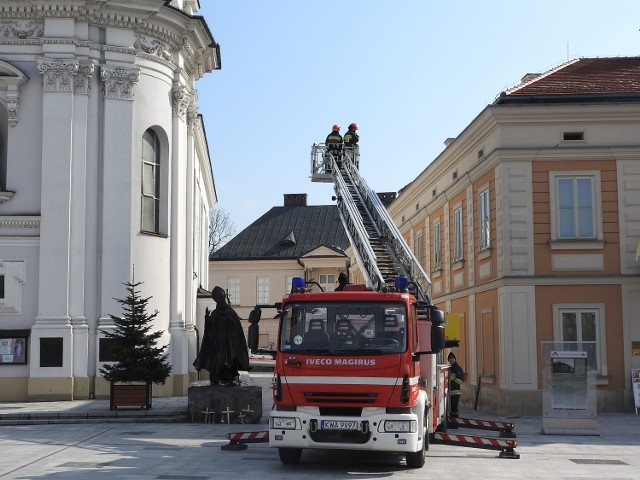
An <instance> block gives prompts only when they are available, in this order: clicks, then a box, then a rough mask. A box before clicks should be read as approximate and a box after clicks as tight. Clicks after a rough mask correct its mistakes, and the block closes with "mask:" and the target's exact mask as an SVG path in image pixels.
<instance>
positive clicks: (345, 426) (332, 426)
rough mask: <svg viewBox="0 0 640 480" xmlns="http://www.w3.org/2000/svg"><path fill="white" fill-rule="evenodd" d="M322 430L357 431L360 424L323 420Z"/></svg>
mask: <svg viewBox="0 0 640 480" xmlns="http://www.w3.org/2000/svg"><path fill="white" fill-rule="evenodd" d="M320 428H321V429H322V430H357V429H358V422H353V421H345V420H322V422H321V423H320Z"/></svg>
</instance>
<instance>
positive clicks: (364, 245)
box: [311, 143, 431, 303]
mask: <svg viewBox="0 0 640 480" xmlns="http://www.w3.org/2000/svg"><path fill="white" fill-rule="evenodd" d="M359 163H360V154H359V152H358V149H357V147H345V148H344V149H343V150H340V151H339V152H338V153H336V152H335V151H332V150H330V149H329V148H328V147H327V145H326V144H324V143H319V144H314V145H313V146H312V147H311V180H312V181H313V182H324V183H333V188H334V191H335V200H336V203H337V207H338V211H339V212H340V219H341V220H342V224H343V225H344V227H345V230H346V232H347V236H348V238H349V242H350V243H351V246H352V247H353V252H354V255H355V258H356V261H357V262H358V264H359V265H360V267H361V271H362V273H363V276H364V283H365V284H366V285H367V286H368V287H371V288H373V289H374V290H382V289H383V288H385V287H392V286H393V281H394V279H395V278H396V277H398V276H399V275H404V276H406V277H407V279H408V280H409V285H410V290H411V291H412V293H413V294H414V295H415V297H416V298H417V299H418V300H419V301H422V302H427V303H430V295H429V293H430V287H431V280H430V279H429V276H428V275H427V273H426V272H425V271H424V269H423V268H422V266H421V265H420V262H419V261H418V260H417V258H416V257H415V256H414V254H413V252H412V251H411V249H410V248H409V246H408V245H407V242H406V241H405V239H404V237H403V236H402V234H401V233H400V231H399V230H398V228H397V227H396V226H395V224H394V223H393V220H392V219H391V217H390V216H389V213H388V212H387V209H386V207H385V206H384V204H383V203H382V200H381V199H380V197H379V196H378V195H377V194H376V192H374V191H373V190H371V188H369V186H368V185H367V182H365V180H364V178H362V176H361V175H360V171H359V169H358V166H359Z"/></svg>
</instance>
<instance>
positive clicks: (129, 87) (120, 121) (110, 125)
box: [99, 65, 140, 327]
mask: <svg viewBox="0 0 640 480" xmlns="http://www.w3.org/2000/svg"><path fill="white" fill-rule="evenodd" d="M138 77H139V70H138V69H137V68H133V67H130V68H124V67H120V66H118V67H112V66H109V65H102V66H101V67H100V78H101V82H102V88H103V90H102V91H103V94H104V108H103V122H102V133H101V137H102V139H103V142H102V152H101V157H102V158H101V160H102V162H101V163H102V170H101V171H100V175H99V177H100V179H101V182H102V183H101V185H100V192H101V194H102V198H101V201H100V203H99V204H100V207H99V208H101V216H102V223H101V224H100V226H99V229H100V235H101V245H102V249H101V251H100V252H99V262H100V272H101V278H100V306H99V309H100V312H101V317H100V321H99V327H101V326H103V325H104V323H105V322H110V319H109V314H110V313H111V314H112V313H114V312H118V311H119V310H120V306H119V305H118V303H117V302H116V301H115V300H114V299H115V298H121V297H122V294H123V291H124V290H123V287H122V283H123V282H126V281H129V280H131V278H132V275H131V274H132V269H133V266H132V264H131V261H132V235H133V231H132V229H134V228H136V227H138V228H139V225H140V220H139V219H134V218H132V216H133V211H134V205H135V206H137V205H139V201H136V202H134V200H133V198H132V196H133V185H132V175H133V169H134V168H136V166H139V163H138V162H136V161H135V160H136V159H133V158H132V152H133V141H134V139H133V102H132V100H133V98H134V92H133V88H134V86H135V84H136V83H137V82H138ZM138 188H139V187H138Z"/></svg>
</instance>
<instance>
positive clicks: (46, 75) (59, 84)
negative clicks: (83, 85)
mask: <svg viewBox="0 0 640 480" xmlns="http://www.w3.org/2000/svg"><path fill="white" fill-rule="evenodd" d="M78 68H79V64H78V60H76V59H66V58H42V59H38V72H40V74H41V75H42V87H43V90H44V92H50V93H73V85H74V80H75V76H76V74H77V73H78Z"/></svg>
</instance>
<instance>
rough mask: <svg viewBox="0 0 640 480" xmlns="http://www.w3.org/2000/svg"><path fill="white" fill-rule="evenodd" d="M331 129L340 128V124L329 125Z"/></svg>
mask: <svg viewBox="0 0 640 480" xmlns="http://www.w3.org/2000/svg"><path fill="white" fill-rule="evenodd" d="M331 130H340V125H338V124H337V123H336V124H335V125H334V126H333V127H331Z"/></svg>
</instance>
